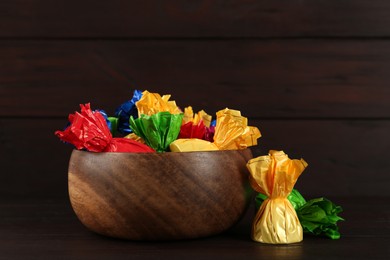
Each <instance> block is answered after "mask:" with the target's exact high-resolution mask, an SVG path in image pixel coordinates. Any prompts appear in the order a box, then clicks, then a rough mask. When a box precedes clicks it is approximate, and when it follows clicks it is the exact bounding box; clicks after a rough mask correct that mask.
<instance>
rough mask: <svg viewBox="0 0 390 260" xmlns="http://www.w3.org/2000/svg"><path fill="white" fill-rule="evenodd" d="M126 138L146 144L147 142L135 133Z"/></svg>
mask: <svg viewBox="0 0 390 260" xmlns="http://www.w3.org/2000/svg"><path fill="white" fill-rule="evenodd" d="M125 138H128V139H131V140H134V141H137V142H140V143H143V144H146V142H145V140H144V139H143V138H142V137H140V136H138V135H136V134H134V133H131V134H128V135H126V136H125Z"/></svg>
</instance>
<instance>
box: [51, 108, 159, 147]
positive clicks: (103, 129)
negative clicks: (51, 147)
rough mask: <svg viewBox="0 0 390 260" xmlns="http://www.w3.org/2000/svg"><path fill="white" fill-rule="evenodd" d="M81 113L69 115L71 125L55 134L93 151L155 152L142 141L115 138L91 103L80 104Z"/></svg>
mask: <svg viewBox="0 0 390 260" xmlns="http://www.w3.org/2000/svg"><path fill="white" fill-rule="evenodd" d="M80 108H81V113H79V112H76V113H75V114H70V115H69V122H70V125H69V126H68V127H67V128H66V129H65V130H64V131H56V132H55V135H56V136H58V137H59V138H60V139H61V140H62V141H64V142H68V143H71V144H73V145H74V146H75V147H76V148H77V149H79V150H82V149H85V150H88V151H91V152H142V153H146V152H155V151H154V150H153V149H152V148H150V147H149V146H147V145H144V144H142V143H139V142H136V141H134V140H131V139H126V138H113V137H112V135H111V132H110V129H109V128H108V125H107V122H106V119H105V118H104V116H103V115H102V114H101V113H100V112H99V111H92V110H91V106H90V104H89V103H88V104H85V105H80Z"/></svg>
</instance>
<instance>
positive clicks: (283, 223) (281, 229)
mask: <svg viewBox="0 0 390 260" xmlns="http://www.w3.org/2000/svg"><path fill="white" fill-rule="evenodd" d="M247 167H248V169H249V171H250V183H251V185H252V187H253V188H254V189H255V190H256V191H258V192H260V193H262V194H264V195H267V196H268V198H267V199H266V200H265V201H264V202H263V203H262V204H261V207H260V209H259V211H258V212H257V214H256V217H255V219H254V221H253V224H252V239H253V240H254V241H258V242H263V243H269V244H289V243H295V242H300V241H302V239H303V230H302V226H301V224H300V222H299V219H298V217H297V214H296V212H295V210H294V207H293V206H292V205H291V203H290V202H289V200H288V199H287V196H288V195H289V194H290V192H291V191H292V189H293V187H294V185H295V183H296V181H297V180H298V177H299V176H300V175H301V173H302V172H303V171H304V169H305V168H306V167H307V163H306V162H305V161H304V160H303V159H301V160H296V159H294V160H291V159H289V158H288V156H287V154H285V153H284V152H283V151H273V150H271V151H270V152H269V155H267V156H260V157H257V158H254V159H251V160H250V161H249V162H248V163H247Z"/></svg>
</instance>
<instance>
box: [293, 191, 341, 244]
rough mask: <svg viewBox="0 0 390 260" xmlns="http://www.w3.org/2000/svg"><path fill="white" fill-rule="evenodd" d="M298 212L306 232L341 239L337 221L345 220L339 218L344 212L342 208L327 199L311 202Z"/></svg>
mask: <svg viewBox="0 0 390 260" xmlns="http://www.w3.org/2000/svg"><path fill="white" fill-rule="evenodd" d="M296 211H297V215H298V218H299V221H300V222H301V225H302V227H303V231H304V232H306V233H311V234H313V235H317V236H318V235H325V236H327V237H329V238H331V239H339V238H340V232H339V231H338V227H337V221H339V220H344V219H343V218H341V217H339V216H337V214H338V213H340V212H342V211H343V210H342V208H341V207H340V206H337V205H335V204H334V203H333V202H331V201H330V200H328V199H326V198H318V199H312V200H309V201H308V202H306V204H305V205H303V206H302V207H299V208H298V209H297V210H296Z"/></svg>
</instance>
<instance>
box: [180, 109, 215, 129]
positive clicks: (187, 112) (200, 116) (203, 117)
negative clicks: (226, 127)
mask: <svg viewBox="0 0 390 260" xmlns="http://www.w3.org/2000/svg"><path fill="white" fill-rule="evenodd" d="M211 119H212V116H210V115H209V114H207V113H206V112H205V111H204V110H201V111H199V112H198V113H196V114H194V111H193V110H192V107H191V106H188V107H186V108H184V117H183V124H186V123H188V122H192V123H194V125H197V124H199V123H200V122H201V121H203V123H204V125H205V126H206V127H210V124H211Z"/></svg>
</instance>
